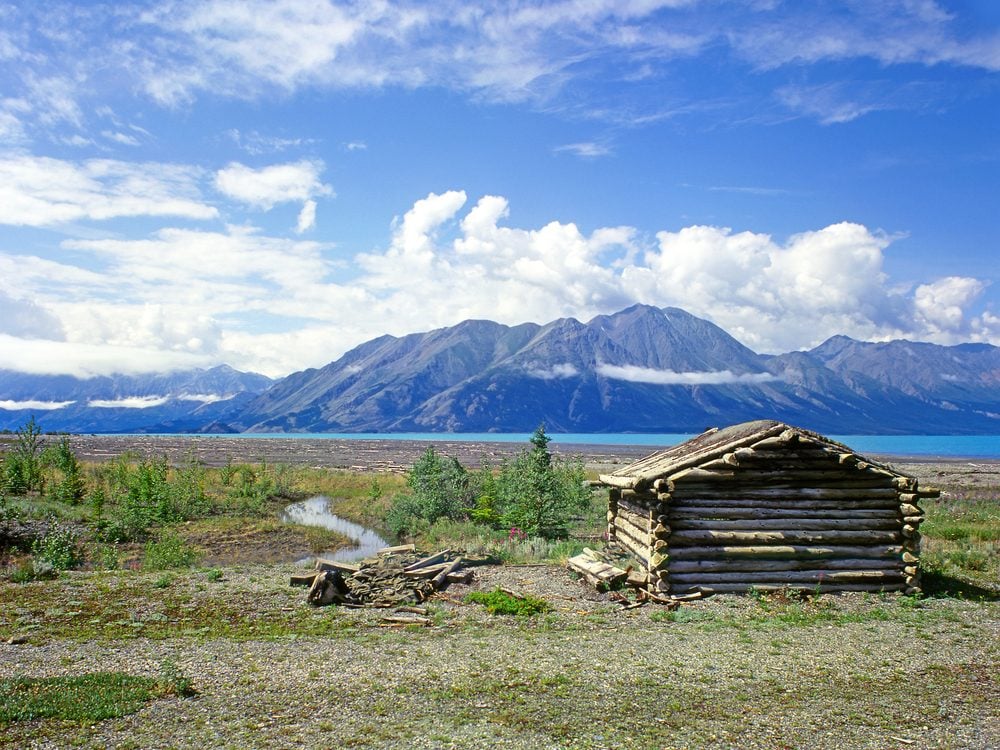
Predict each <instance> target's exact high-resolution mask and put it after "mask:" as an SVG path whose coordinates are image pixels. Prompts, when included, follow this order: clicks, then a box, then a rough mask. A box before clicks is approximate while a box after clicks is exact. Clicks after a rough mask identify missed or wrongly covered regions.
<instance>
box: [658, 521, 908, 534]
mask: <svg viewBox="0 0 1000 750" xmlns="http://www.w3.org/2000/svg"><path fill="white" fill-rule="evenodd" d="M670 525H671V527H672V528H673V529H674V531H675V532H676V531H688V530H692V529H709V530H718V531H747V532H755V531H790V532H791V531H800V530H808V531H841V530H845V531H876V530H887V529H893V530H899V529H900V527H901V526H902V524H901V523H900V521H899V519H898V518H891V519H878V518H749V519H748V518H740V519H736V520H726V521H720V520H716V519H711V518H709V519H690V518H672V519H671V520H670ZM903 533H904V534H905V533H906V531H905V527H904V528H903Z"/></svg>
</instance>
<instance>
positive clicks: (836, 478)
mask: <svg viewBox="0 0 1000 750" xmlns="http://www.w3.org/2000/svg"><path fill="white" fill-rule="evenodd" d="M712 474H713V472H703V473H701V474H691V475H688V476H687V477H678V478H676V479H675V482H674V491H673V493H672V494H673V495H674V496H677V495H680V494H683V493H686V492H688V491H689V489H690V488H692V487H697V488H700V489H704V490H718V491H724V490H726V489H728V488H732V487H734V486H738V487H740V488H742V487H748V486H751V487H760V488H764V489H766V488H768V487H819V488H822V487H833V488H836V487H841V488H844V489H855V488H860V487H871V488H879V487H880V488H883V489H886V488H888V489H891V490H892V491H893V492H896V488H895V487H893V486H892V485H891V484H890V483H889V482H888V481H887V480H886V478H885V477H882V476H881V475H877V476H867V475H864V474H856V475H853V474H846V475H845V474H844V471H843V469H841V470H839V471H838V470H831V471H797V470H791V469H776V470H773V471H763V470H761V471H742V470H741V471H739V472H738V473H733V474H731V475H730V474H727V473H723V472H714V476H715V478H714V479H710V478H709V476H706V475H712Z"/></svg>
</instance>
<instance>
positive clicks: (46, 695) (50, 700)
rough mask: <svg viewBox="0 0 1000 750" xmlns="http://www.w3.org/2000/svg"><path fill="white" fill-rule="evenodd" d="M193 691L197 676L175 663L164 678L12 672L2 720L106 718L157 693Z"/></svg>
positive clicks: (0, 706) (2, 695)
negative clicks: (187, 674) (41, 675)
mask: <svg viewBox="0 0 1000 750" xmlns="http://www.w3.org/2000/svg"><path fill="white" fill-rule="evenodd" d="M193 694H194V691H193V688H192V686H191V681H190V680H189V679H188V678H186V677H185V676H184V675H183V674H181V672H180V671H179V670H178V669H177V667H176V665H173V664H172V663H167V664H165V665H164V667H163V673H162V675H161V676H160V678H158V679H156V678H152V677H136V676H134V675H129V674H125V673H123V672H95V673H91V674H82V675H74V676H69V677H45V678H31V677H13V678H6V679H0V726H3V725H5V724H12V723H13V722H15V721H35V720H38V719H62V720H66V721H75V722H94V721H101V720H102V719H110V718H114V717H117V716H125V715H126V714H132V713H135V712H136V711H138V710H139V709H140V708H142V707H143V706H144V705H146V704H147V703H149V702H151V701H153V700H155V699H156V698H160V697H164V696H167V695H176V696H180V697H185V696H189V695H193Z"/></svg>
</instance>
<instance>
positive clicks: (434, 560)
mask: <svg viewBox="0 0 1000 750" xmlns="http://www.w3.org/2000/svg"><path fill="white" fill-rule="evenodd" d="M450 554H451V550H450V549H445V550H441V551H440V552H438V553H437V554H436V555H430V556H428V557H425V558H423V559H421V560H417V561H416V562H415V563H412V564H411V565H407V566H406V567H405V568H403V572H404V573H411V572H413V571H414V570H420V568H426V567H428V566H430V565H437V564H438V563H441V562H443V561H444V559H445V558H446V557H448V555H450Z"/></svg>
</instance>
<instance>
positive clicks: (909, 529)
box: [902, 523, 919, 539]
mask: <svg viewBox="0 0 1000 750" xmlns="http://www.w3.org/2000/svg"><path fill="white" fill-rule="evenodd" d="M902 531H903V536H905V537H909V538H911V539H912V538H913V537H915V536H917V535H918V534H919V532H918V531H917V527H916V526H914V525H913V524H911V523H907V524H903V529H902Z"/></svg>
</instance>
